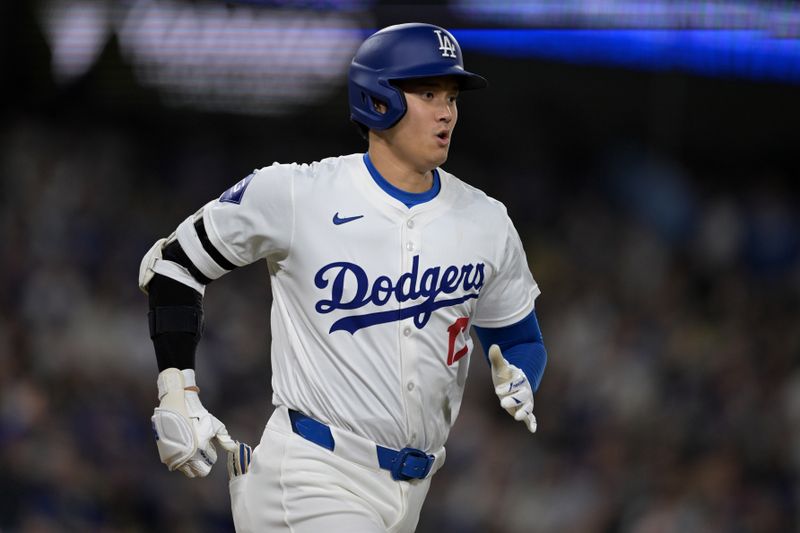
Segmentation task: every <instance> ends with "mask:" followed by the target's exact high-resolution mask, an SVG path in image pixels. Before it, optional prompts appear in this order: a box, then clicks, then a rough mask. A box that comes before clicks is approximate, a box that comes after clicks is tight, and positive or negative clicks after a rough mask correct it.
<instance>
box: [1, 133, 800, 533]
mask: <svg viewBox="0 0 800 533" xmlns="http://www.w3.org/2000/svg"><path fill="white" fill-rule="evenodd" d="M73 120H75V119H73ZM66 122H67V123H66V124H65V123H64V122H63V121H58V120H55V121H49V120H46V119H42V118H30V117H25V118H18V119H15V120H14V121H12V122H11V123H8V124H5V125H4V126H3V128H2V130H0V136H1V137H0V139H2V143H1V144H0V165H1V166H0V177H2V191H3V193H2V196H1V197H0V247H2V249H3V254H2V255H3V264H2V271H1V275H0V299H2V314H0V531H2V532H17V531H19V532H28V531H30V532H48V531H98V532H132V531H186V532H206V531H208V532H212V531H232V523H231V519H230V504H229V499H228V493H227V473H226V472H225V469H224V468H223V467H220V466H219V465H218V467H217V468H215V469H214V471H213V472H212V474H211V475H210V477H209V478H207V479H202V480H188V479H186V478H184V477H183V476H181V475H180V474H177V473H169V472H167V471H166V469H165V467H163V465H161V463H160V462H159V460H158V454H157V451H156V448H155V445H154V443H153V437H152V433H151V428H150V420H149V417H150V415H151V413H152V409H153V407H154V406H155V404H156V386H155V378H156V374H157V369H156V365H155V358H154V355H153V351H152V345H151V343H150V340H149V338H148V332H147V324H146V310H147V309H146V308H147V304H146V297H145V296H144V295H143V294H141V293H140V292H139V290H138V288H137V286H136V278H137V273H138V265H139V260H140V258H141V256H142V254H143V253H144V252H145V251H146V250H147V249H148V248H149V246H150V245H151V244H152V242H153V241H154V240H155V239H156V238H158V237H161V236H165V235H166V234H167V233H169V232H170V231H171V230H172V228H174V227H175V226H176V225H177V223H178V222H179V221H180V220H182V219H183V218H184V217H185V216H187V215H188V214H190V213H191V212H192V211H193V210H194V209H196V208H197V207H199V206H200V205H202V203H204V202H205V201H207V200H208V199H210V198H213V197H215V196H217V195H219V194H220V192H222V191H223V190H225V189H226V188H227V187H228V186H229V185H231V184H233V183H235V182H236V181H238V179H239V178H241V177H242V176H243V175H245V174H247V173H248V172H249V170H247V169H242V174H241V175H230V173H229V171H228V169H229V168H231V165H232V162H231V161H230V158H231V157H234V156H233V155H231V154H230V153H229V152H226V151H225V149H224V143H220V144H217V143H216V142H215V137H214V135H215V132H214V131H208V129H205V130H204V129H203V128H202V127H200V128H199V129H198V130H197V132H196V133H197V134H196V135H195V136H193V137H191V138H190V139H187V140H185V141H182V142H175V143H173V144H170V145H169V147H168V148H161V147H159V146H158V143H156V142H154V141H153V140H151V139H149V138H148V133H147V132H142V131H139V130H131V129H128V128H125V127H124V126H121V125H116V126H110V125H108V124H102V123H98V124H89V125H83V126H81V127H80V128H76V127H75V124H73V123H69V121H66ZM76 131H79V132H80V134H76ZM353 135H354V136H355V133H353ZM465 152H466V149H465ZM305 153H306V154H307V155H306V156H305V159H303V160H313V159H316V158H320V157H324V156H327V155H333V154H331V153H327V152H323V153H321V152H317V151H315V147H314V146H309V147H306V152H305ZM636 153H638V152H637V151H636V150H626V149H624V148H620V149H617V150H616V151H615V152H614V154H613V155H611V156H609V157H608V158H607V160H605V161H603V162H602V164H601V165H599V167H598V169H597V172H596V175H594V176H592V177H591V178H589V177H583V178H582V179H580V178H575V179H573V180H571V181H569V182H568V183H567V182H565V181H564V180H560V179H559V178H558V176H554V175H549V174H548V173H547V172H544V171H542V172H538V171H537V170H536V169H532V170H527V169H523V168H520V167H514V166H513V164H514V163H515V162H514V161H511V162H509V163H508V166H509V168H507V169H505V172H503V173H500V172H498V175H500V174H502V175H503V179H502V180H497V179H494V178H493V177H492V175H490V174H488V173H486V172H484V171H483V170H480V169H479V168H477V167H476V171H475V175H474V176H468V175H465V176H463V177H464V178H465V179H467V180H468V181H470V182H472V183H474V184H475V185H477V186H479V187H482V188H484V189H485V190H487V192H489V193H490V194H492V195H493V196H495V197H497V198H498V199H500V200H501V201H503V202H504V203H506V204H507V206H508V208H509V211H510V213H511V215H512V218H513V219H514V220H515V222H516V225H517V227H518V229H519V231H520V233H521V235H522V238H523V241H524V242H525V246H526V250H527V253H528V259H529V261H530V264H531V267H532V271H533V273H534V276H535V278H536V279H537V281H538V282H539V284H540V286H541V288H542V296H541V297H540V299H539V300H538V301H537V309H538V315H539V319H540V322H541V326H542V330H543V333H544V337H545V343H546V345H547V347H548V352H549V354H550V358H549V362H548V366H547V370H546V372H545V376H544V379H543V382H542V386H541V388H540V389H539V391H538V393H537V395H536V408H535V412H536V414H537V417H538V420H539V430H538V432H537V434H536V435H533V436H531V435H530V434H528V433H527V432H526V431H525V428H524V427H523V426H522V425H520V424H517V423H514V422H513V421H512V420H511V419H510V418H509V417H508V416H507V415H506V414H505V413H504V412H503V411H502V410H501V409H500V408H499V406H498V405H497V401H496V398H495V397H494V394H493V391H492V388H491V385H490V384H491V379H490V377H489V374H488V369H487V365H486V362H485V360H484V358H483V355H482V353H481V350H480V348H477V349H476V351H475V353H474V354H473V356H472V361H471V374H472V375H471V377H470V380H469V382H468V385H467V391H466V396H465V400H464V404H463V406H462V410H461V414H460V417H459V419H458V421H457V423H456V426H455V428H454V430H453V432H452V434H451V437H450V440H449V442H448V446H447V448H448V459H447V464H446V465H445V467H444V468H443V469H442V470H441V471H440V472H439V473H438V474H437V475H436V476H435V478H434V480H433V484H432V488H431V492H430V495H429V497H428V501H427V504H426V506H425V507H424V509H423V514H422V518H421V521H420V525H419V529H418V531H419V532H420V533H429V532H453V533H473V532H474V533H477V532H489V533H540V532H541V533H545V532H546V533H562V532H578V533H605V532H625V533H785V532H788V531H797V530H798V523H799V521H798V518H799V517H798V497H800V492H798V489H799V487H798V472H800V366H798V365H797V359H798V355H800V327H799V326H800V320H798V317H800V305H798V302H800V254H798V245H799V244H800V240H799V239H800V228H798V210H797V196H796V195H795V194H794V193H792V192H791V191H786V190H785V189H784V188H783V187H782V184H783V183H785V182H786V179H785V178H786V177H785V176H784V177H777V178H776V177H775V176H767V175H761V176H753V179H752V181H750V182H748V183H745V184H740V185H739V186H738V187H736V188H733V189H731V190H728V189H726V188H725V187H719V186H717V187H704V186H702V185H701V184H702V183H703V178H704V176H702V175H698V174H697V173H696V172H694V171H692V170H691V169H685V168H682V167H681V165H680V163H679V162H677V161H672V160H670V159H668V158H659V157H656V156H641V155H639V156H637V155H633V154H636ZM273 155H274V154H272V153H270V155H269V157H270V158H271V159H270V160H268V161H261V162H259V163H256V162H253V163H254V165H256V164H259V165H260V164H269V163H271V162H272V159H275V158H276V157H273ZM458 157H459V156H458V150H456V151H455V154H454V156H453V159H456V160H457V159H458ZM463 157H464V158H466V157H468V156H467V154H466V153H465V154H464V156H463ZM462 161H463V159H462ZM238 163H241V161H239V162H238ZM524 172H530V174H524ZM266 278H267V272H266V267H265V265H263V264H256V265H251V266H248V267H245V268H244V269H241V271H237V272H236V273H235V274H232V275H231V276H228V277H226V278H224V279H222V280H220V281H218V282H215V284H214V285H212V286H211V287H210V288H209V290H208V292H207V297H206V300H205V311H206V333H205V336H204V339H203V341H202V342H201V346H200V349H199V353H198V365H197V370H198V381H199V385H200V387H201V389H202V392H201V397H202V398H203V400H204V403H205V405H206V406H207V407H208V408H209V410H210V411H211V412H213V413H214V414H215V415H217V416H218V417H219V418H220V419H221V420H223V421H224V422H225V423H226V424H227V426H228V428H229V430H230V431H231V433H232V434H233V436H234V437H235V438H238V439H241V440H246V441H249V442H251V443H253V444H255V443H256V442H257V441H258V439H259V437H260V431H261V430H262V429H263V425H264V423H265V421H266V419H267V417H268V416H269V413H270V411H271V406H270V399H271V394H270V388H269V387H270V385H269V383H270V370H269V360H268V355H267V354H268V346H269V326H268V324H269V322H268V312H269V287H268V283H267V279H266Z"/></svg>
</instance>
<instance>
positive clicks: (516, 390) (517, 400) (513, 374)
mask: <svg viewBox="0 0 800 533" xmlns="http://www.w3.org/2000/svg"><path fill="white" fill-rule="evenodd" d="M489 362H490V363H491V364H492V382H493V383H494V387H495V388H494V392H495V394H497V397H498V398H500V407H502V408H504V409H505V410H506V411H507V412H508V414H510V415H511V416H513V417H514V420H517V421H520V420H521V421H524V422H525V425H526V426H527V427H528V431H530V432H531V433H536V417H535V416H533V389H532V388H531V384H530V381H528V377H527V376H526V375H525V373H524V372H523V371H522V370H520V369H519V368H517V367H516V366H514V365H512V364H510V363H509V362H508V361H507V360H506V358H505V357H503V352H501V351H500V347H499V346H498V345H496V344H492V345H491V346H490V347H489Z"/></svg>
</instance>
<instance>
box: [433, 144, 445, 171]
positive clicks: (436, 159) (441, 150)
mask: <svg viewBox="0 0 800 533" xmlns="http://www.w3.org/2000/svg"><path fill="white" fill-rule="evenodd" d="M449 153H450V145H449V144H448V145H447V146H441V147H437V149H436V150H435V151H434V152H433V153H432V154H431V160H432V162H433V163H434V165H433V166H434V167H438V166H441V165H443V164H444V162H445V161H447V156H448V154H449Z"/></svg>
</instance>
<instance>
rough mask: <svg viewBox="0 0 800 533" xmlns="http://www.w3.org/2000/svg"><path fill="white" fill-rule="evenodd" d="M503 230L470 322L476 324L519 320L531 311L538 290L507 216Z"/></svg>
mask: <svg viewBox="0 0 800 533" xmlns="http://www.w3.org/2000/svg"><path fill="white" fill-rule="evenodd" d="M504 233H505V237H504V239H503V241H502V245H501V246H498V255H499V256H498V257H497V259H496V262H495V264H496V265H497V268H496V271H495V272H494V274H493V275H492V277H491V278H490V279H489V280H488V281H487V283H486V286H485V287H484V288H483V290H482V291H481V294H480V297H479V298H478V302H477V305H476V308H475V314H474V316H473V318H472V324H473V325H475V326H478V327H484V328H501V327H504V326H508V325H511V324H515V323H517V322H519V321H520V320H522V319H523V318H525V317H526V316H528V315H529V314H530V312H531V311H532V310H533V308H534V301H535V300H536V297H537V296H538V295H539V292H540V291H539V286H538V285H537V283H536V281H535V280H534V279H533V275H532V274H531V271H530V268H529V267H528V259H527V257H526V256H525V250H524V249H523V248H522V241H521V240H520V238H519V234H518V233H517V230H516V229H515V228H514V225H513V224H512V223H511V220H510V219H509V218H508V216H506V217H505V232H504ZM501 235H502V233H501Z"/></svg>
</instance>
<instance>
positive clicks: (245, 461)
mask: <svg viewBox="0 0 800 533" xmlns="http://www.w3.org/2000/svg"><path fill="white" fill-rule="evenodd" d="M252 455H253V449H252V448H251V447H250V446H248V445H247V444H245V443H244V442H237V443H236V448H235V449H234V450H233V451H231V450H228V479H233V478H235V477H239V476H241V475H242V474H246V473H247V471H248V470H249V469H250V458H251V457H252Z"/></svg>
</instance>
